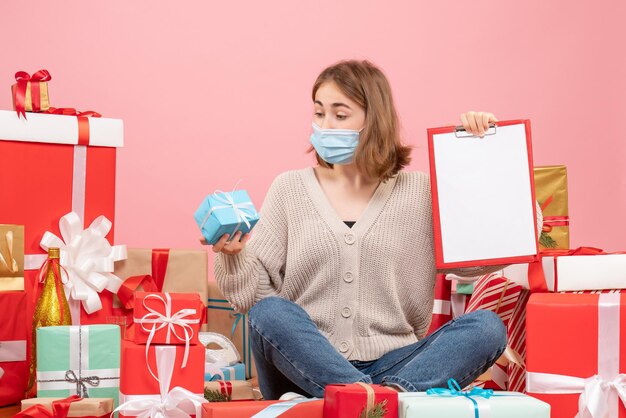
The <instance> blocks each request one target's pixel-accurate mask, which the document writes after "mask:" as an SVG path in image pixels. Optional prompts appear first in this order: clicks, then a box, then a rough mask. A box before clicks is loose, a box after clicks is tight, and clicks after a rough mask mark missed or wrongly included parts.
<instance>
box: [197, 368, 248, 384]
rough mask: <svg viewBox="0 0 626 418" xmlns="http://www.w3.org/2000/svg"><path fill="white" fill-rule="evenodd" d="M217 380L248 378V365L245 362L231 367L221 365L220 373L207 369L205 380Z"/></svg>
mask: <svg viewBox="0 0 626 418" xmlns="http://www.w3.org/2000/svg"><path fill="white" fill-rule="evenodd" d="M215 380H246V366H245V364H243V363H237V364H234V365H232V366H230V367H220V373H219V374H218V373H215V374H212V373H211V372H210V371H209V370H206V369H205V371H204V381H205V382H211V381H215Z"/></svg>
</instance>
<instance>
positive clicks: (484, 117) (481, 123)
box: [461, 111, 498, 138]
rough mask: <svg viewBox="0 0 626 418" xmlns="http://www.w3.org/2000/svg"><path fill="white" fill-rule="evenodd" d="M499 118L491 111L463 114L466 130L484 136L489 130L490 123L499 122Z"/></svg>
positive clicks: (462, 118) (462, 119)
mask: <svg viewBox="0 0 626 418" xmlns="http://www.w3.org/2000/svg"><path fill="white" fill-rule="evenodd" d="M497 121H498V119H496V117H495V116H494V115H493V113H489V112H473V111H470V112H466V113H463V114H461V123H462V124H463V128H465V131H466V132H467V133H469V134H471V135H474V136H479V137H481V138H482V137H483V136H485V132H487V130H489V124H490V123H493V122H497Z"/></svg>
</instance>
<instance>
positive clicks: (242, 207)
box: [194, 190, 259, 245]
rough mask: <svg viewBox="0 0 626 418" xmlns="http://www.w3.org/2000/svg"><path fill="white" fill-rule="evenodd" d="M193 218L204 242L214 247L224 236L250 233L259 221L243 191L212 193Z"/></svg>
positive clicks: (247, 196)
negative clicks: (239, 232)
mask: <svg viewBox="0 0 626 418" xmlns="http://www.w3.org/2000/svg"><path fill="white" fill-rule="evenodd" d="M194 218H195V220H196V223H197V224H198V227H199V228H200V230H201V231H202V236H203V237H204V238H205V239H206V241H207V242H208V243H209V244H211V245H214V244H215V243H216V242H217V241H219V240H220V238H221V237H222V236H223V235H224V234H229V235H230V236H231V237H232V236H233V235H234V234H235V233H236V232H237V231H241V233H242V235H243V234H245V233H248V232H250V230H252V228H254V225H256V223H257V222H258V221H259V214H258V212H257V211H256V209H255V208H254V205H253V204H252V202H251V201H250V196H249V195H248V192H246V191H245V190H235V191H233V192H223V193H217V192H216V193H213V194H211V195H209V196H207V197H206V198H205V199H204V200H203V201H202V204H201V205H200V207H199V208H198V210H197V211H196V213H195V214H194Z"/></svg>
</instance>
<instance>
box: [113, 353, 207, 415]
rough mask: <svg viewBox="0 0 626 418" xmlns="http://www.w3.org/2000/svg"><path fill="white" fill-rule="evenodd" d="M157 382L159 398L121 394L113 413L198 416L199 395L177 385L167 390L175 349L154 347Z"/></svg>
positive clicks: (202, 401)
mask: <svg viewBox="0 0 626 418" xmlns="http://www.w3.org/2000/svg"><path fill="white" fill-rule="evenodd" d="M155 353H156V365H157V374H158V378H157V380H158V381H159V391H160V394H159V395H124V394H120V399H124V400H126V399H127V401H125V402H123V403H121V404H120V406H118V407H117V408H116V409H115V411H113V412H122V413H123V414H124V415H130V416H137V417H139V418H148V417H149V418H189V417H190V416H191V415H192V414H195V415H196V417H200V416H202V404H203V403H206V402H207V400H206V399H204V397H203V396H202V395H197V394H195V393H192V392H190V391H188V390H187V389H184V388H181V387H180V386H177V387H175V388H173V389H172V390H169V387H170V383H171V380H172V374H173V372H174V364H175V362H176V347H173V346H158V347H156V348H155Z"/></svg>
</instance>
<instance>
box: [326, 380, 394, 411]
mask: <svg viewBox="0 0 626 418" xmlns="http://www.w3.org/2000/svg"><path fill="white" fill-rule="evenodd" d="M377 405H378V406H380V407H382V408H384V410H385V411H386V412H385V413H384V414H383V416H384V417H386V418H395V417H397V416H398V392H396V391H395V390H392V389H389V388H386V387H384V386H381V385H368V384H366V383H351V384H335V385H327V386H326V388H325V389H324V418H358V417H360V416H361V413H363V412H364V411H365V414H366V416H367V414H368V413H370V411H372V409H373V408H375V407H376V406H377Z"/></svg>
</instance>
